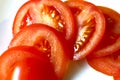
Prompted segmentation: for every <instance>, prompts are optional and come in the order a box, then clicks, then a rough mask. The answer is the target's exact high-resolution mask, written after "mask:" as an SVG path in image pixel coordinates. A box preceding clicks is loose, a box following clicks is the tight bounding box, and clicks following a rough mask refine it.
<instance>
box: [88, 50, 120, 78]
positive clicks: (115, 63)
mask: <svg viewBox="0 0 120 80" xmlns="http://www.w3.org/2000/svg"><path fill="white" fill-rule="evenodd" d="M87 62H88V64H89V65H90V66H91V67H93V68H94V69H96V70H97V71H100V72H102V73H104V74H107V75H110V76H120V49H119V50H118V51H116V52H114V53H112V54H110V55H107V56H103V57H94V58H93V57H92V56H87Z"/></svg>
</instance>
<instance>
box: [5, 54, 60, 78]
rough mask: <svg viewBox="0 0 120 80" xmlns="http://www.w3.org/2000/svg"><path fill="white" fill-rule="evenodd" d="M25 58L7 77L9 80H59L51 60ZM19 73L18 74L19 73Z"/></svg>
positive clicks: (16, 64)
mask: <svg viewBox="0 0 120 80" xmlns="http://www.w3.org/2000/svg"><path fill="white" fill-rule="evenodd" d="M39 57H40V58H39V59H38V58H33V57H32V58H25V59H22V60H20V61H18V62H16V63H15V64H14V65H13V67H12V68H11V70H10V71H9V73H8V75H7V78H6V79H7V80H15V79H16V80H58V79H57V77H56V75H55V72H54V69H53V66H52V64H51V63H50V61H49V59H46V57H42V58H41V56H39ZM17 72H18V73H17Z"/></svg>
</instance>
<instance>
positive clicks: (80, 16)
mask: <svg viewBox="0 0 120 80" xmlns="http://www.w3.org/2000/svg"><path fill="white" fill-rule="evenodd" d="M66 4H67V5H68V6H69V7H70V8H71V11H72V12H73V15H74V17H75V18H76V24H77V25H76V26H77V28H78V30H77V38H76V41H75V45H74V48H75V49H74V51H75V54H74V60H80V59H82V58H84V57H85V56H86V55H88V54H89V53H91V52H92V51H93V50H94V49H95V47H96V46H97V45H98V44H99V42H100V41H101V39H102V37H103V34H104V32H105V18H104V16H103V13H102V12H101V10H99V9H98V8H97V7H96V6H95V5H94V4H92V3H90V2H86V1H82V0H70V1H66Z"/></svg>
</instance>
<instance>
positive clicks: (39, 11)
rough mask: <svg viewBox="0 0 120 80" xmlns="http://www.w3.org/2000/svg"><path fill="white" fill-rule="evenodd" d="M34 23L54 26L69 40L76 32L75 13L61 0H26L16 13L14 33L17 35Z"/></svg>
mask: <svg viewBox="0 0 120 80" xmlns="http://www.w3.org/2000/svg"><path fill="white" fill-rule="evenodd" d="M33 23H42V24H47V25H49V26H51V27H54V28H55V29H56V30H58V31H59V32H61V33H62V35H64V36H65V38H66V39H67V40H73V38H74V35H75V33H76V32H75V30H76V29H75V26H74V19H73V15H72V13H71V11H70V9H69V7H68V6H66V5H65V4H64V3H63V2H62V1H59V0H51V1H49V0H35V1H28V2H26V3H25V4H24V5H23V6H22V7H21V8H20V9H19V10H18V12H17V14H16V17H15V20H14V24H13V34H14V35H15V34H16V33H18V32H19V31H20V30H21V29H22V28H23V27H25V26H26V25H30V24H33ZM71 42H72V41H71Z"/></svg>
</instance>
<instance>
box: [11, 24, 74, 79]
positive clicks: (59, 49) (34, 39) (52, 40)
mask: <svg viewBox="0 0 120 80" xmlns="http://www.w3.org/2000/svg"><path fill="white" fill-rule="evenodd" d="M66 44H67V41H66V39H65V38H64V37H63V36H61V34H60V33H59V32H58V31H56V30H55V29H54V28H51V27H49V26H47V25H43V24H32V25H30V26H28V27H25V28H24V29H23V30H22V31H21V32H19V33H18V34H17V35H16V36H15V37H14V38H13V40H12V41H11V43H10V45H9V48H11V47H15V46H21V45H24V46H26V45H27V46H34V47H36V48H37V49H39V50H40V51H42V52H44V53H47V54H46V55H48V56H49V57H50V59H51V62H52V63H53V65H54V69H55V72H56V73H57V75H58V76H59V77H60V78H61V77H63V76H64V74H65V72H66V69H67V67H68V65H69V60H70V59H72V56H73V51H71V50H72V49H71V48H69V47H67V46H68V45H66Z"/></svg>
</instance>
